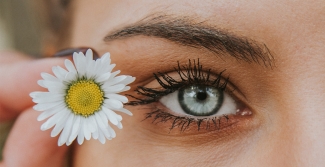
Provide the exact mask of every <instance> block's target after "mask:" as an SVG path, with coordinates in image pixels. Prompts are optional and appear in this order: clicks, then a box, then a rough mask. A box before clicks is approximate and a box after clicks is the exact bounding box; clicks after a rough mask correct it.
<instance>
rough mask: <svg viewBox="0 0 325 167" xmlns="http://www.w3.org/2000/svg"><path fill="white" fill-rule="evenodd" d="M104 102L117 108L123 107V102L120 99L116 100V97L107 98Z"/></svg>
mask: <svg viewBox="0 0 325 167" xmlns="http://www.w3.org/2000/svg"><path fill="white" fill-rule="evenodd" d="M104 103H105V104H107V105H109V106H111V107H112V108H117V109H118V108H122V107H123V103H122V102H120V101H118V100H115V99H105V100H104ZM105 104H104V105H105Z"/></svg>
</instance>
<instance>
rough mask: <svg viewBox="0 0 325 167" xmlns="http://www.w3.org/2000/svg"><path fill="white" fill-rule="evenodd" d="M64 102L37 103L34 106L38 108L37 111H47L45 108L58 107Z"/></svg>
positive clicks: (35, 108)
mask: <svg viewBox="0 0 325 167" xmlns="http://www.w3.org/2000/svg"><path fill="white" fill-rule="evenodd" d="M62 104H64V102H53V103H39V104H36V105H35V106H34V107H33V109H34V110H36V111H45V110H48V109H51V108H53V107H57V106H59V105H62Z"/></svg>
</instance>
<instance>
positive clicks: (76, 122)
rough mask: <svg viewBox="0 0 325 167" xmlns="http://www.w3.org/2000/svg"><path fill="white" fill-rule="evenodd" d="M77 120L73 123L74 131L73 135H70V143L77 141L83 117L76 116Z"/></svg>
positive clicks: (72, 131)
mask: <svg viewBox="0 0 325 167" xmlns="http://www.w3.org/2000/svg"><path fill="white" fill-rule="evenodd" d="M75 117H76V120H75V121H74V123H73V126H72V130H71V134H70V137H69V139H68V141H69V142H72V141H73V140H74V139H76V137H77V135H78V133H79V131H80V127H81V126H80V120H81V118H80V117H81V116H79V115H76V116H75Z"/></svg>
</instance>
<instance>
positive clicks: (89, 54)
mask: <svg viewBox="0 0 325 167" xmlns="http://www.w3.org/2000/svg"><path fill="white" fill-rule="evenodd" d="M92 60H93V51H92V50H91V49H88V50H87V51H86V61H92Z"/></svg>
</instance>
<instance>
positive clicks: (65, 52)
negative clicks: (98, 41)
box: [53, 47, 99, 60]
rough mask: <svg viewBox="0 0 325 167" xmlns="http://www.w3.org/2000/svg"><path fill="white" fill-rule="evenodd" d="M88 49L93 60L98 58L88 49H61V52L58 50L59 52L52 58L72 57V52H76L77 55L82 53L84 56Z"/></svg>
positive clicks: (96, 54)
mask: <svg viewBox="0 0 325 167" xmlns="http://www.w3.org/2000/svg"><path fill="white" fill-rule="evenodd" d="M88 49H91V50H92V51H93V58H94V60H96V59H98V58H99V56H98V53H97V52H96V51H95V50H94V49H92V48H90V47H80V48H67V49H63V50H60V51H58V52H56V53H55V54H54V55H53V56H54V57H66V56H72V55H73V53H74V52H77V53H79V52H82V53H83V54H86V51H87V50H88Z"/></svg>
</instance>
